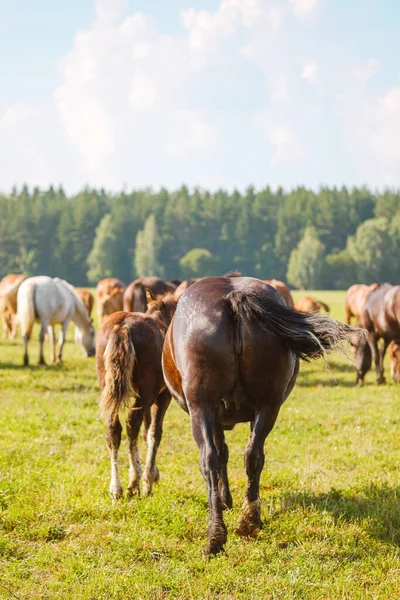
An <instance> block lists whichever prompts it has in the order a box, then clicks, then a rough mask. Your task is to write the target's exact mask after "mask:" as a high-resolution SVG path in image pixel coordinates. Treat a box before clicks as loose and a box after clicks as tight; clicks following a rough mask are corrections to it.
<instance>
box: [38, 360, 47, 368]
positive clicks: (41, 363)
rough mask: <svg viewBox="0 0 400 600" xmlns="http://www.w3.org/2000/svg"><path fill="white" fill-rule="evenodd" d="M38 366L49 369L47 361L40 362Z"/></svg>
mask: <svg viewBox="0 0 400 600" xmlns="http://www.w3.org/2000/svg"><path fill="white" fill-rule="evenodd" d="M38 365H39V367H47V363H46V361H45V360H39V362H38Z"/></svg>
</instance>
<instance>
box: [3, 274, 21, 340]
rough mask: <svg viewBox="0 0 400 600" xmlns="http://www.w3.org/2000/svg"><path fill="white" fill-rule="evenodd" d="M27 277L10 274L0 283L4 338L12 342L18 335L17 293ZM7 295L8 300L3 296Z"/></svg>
mask: <svg viewBox="0 0 400 600" xmlns="http://www.w3.org/2000/svg"><path fill="white" fill-rule="evenodd" d="M24 279H25V275H19V274H16V273H10V274H9V275H6V276H5V277H3V279H2V280H1V281H0V311H1V313H2V324H3V336H4V337H5V338H8V339H10V340H13V339H15V336H16V335H17V318H16V317H17V293H18V288H19V286H20V285H21V283H22V282H23V281H24ZM5 294H7V298H5V297H4V296H3V295H5Z"/></svg>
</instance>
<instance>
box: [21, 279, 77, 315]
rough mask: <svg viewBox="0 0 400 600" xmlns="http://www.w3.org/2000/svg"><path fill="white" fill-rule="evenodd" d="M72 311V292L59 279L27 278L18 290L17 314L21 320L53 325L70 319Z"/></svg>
mask: <svg viewBox="0 0 400 600" xmlns="http://www.w3.org/2000/svg"><path fill="white" fill-rule="evenodd" d="M73 310H74V300H73V297H72V292H71V290H70V289H69V288H68V287H67V286H66V285H65V283H64V282H63V280H61V279H53V278H52V277H48V276H46V275H40V276H38V277H29V278H28V279H26V280H25V281H24V282H23V283H22V284H21V286H20V288H19V291H18V314H19V315H21V316H20V318H22V319H23V320H29V321H31V320H32V319H33V320H35V321H39V322H46V323H48V324H52V325H54V324H56V323H62V322H64V321H65V320H66V319H67V318H70V317H71V316H72V313H73Z"/></svg>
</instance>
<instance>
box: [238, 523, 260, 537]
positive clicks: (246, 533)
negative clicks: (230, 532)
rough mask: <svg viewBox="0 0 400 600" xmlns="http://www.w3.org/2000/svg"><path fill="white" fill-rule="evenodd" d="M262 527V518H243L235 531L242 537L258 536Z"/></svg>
mask: <svg viewBox="0 0 400 600" xmlns="http://www.w3.org/2000/svg"><path fill="white" fill-rule="evenodd" d="M261 528H262V521H261V519H248V518H247V519H246V518H243V519H241V520H240V522H239V525H238V526H237V527H236V530H235V533H236V534H237V535H240V536H242V537H250V538H256V537H257V536H258V533H259V531H260V529H261Z"/></svg>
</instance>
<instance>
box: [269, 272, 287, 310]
mask: <svg viewBox="0 0 400 600" xmlns="http://www.w3.org/2000/svg"><path fill="white" fill-rule="evenodd" d="M264 283H267V284H268V285H272V287H273V288H275V289H276V290H278V292H279V293H280V295H281V296H282V298H283V299H284V301H285V302H286V304H287V306H289V308H293V306H294V303H293V298H292V294H291V293H290V290H289V288H288V286H287V285H286V283H284V282H283V281H279V279H264Z"/></svg>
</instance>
